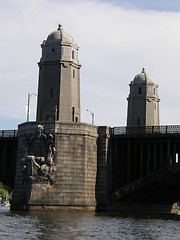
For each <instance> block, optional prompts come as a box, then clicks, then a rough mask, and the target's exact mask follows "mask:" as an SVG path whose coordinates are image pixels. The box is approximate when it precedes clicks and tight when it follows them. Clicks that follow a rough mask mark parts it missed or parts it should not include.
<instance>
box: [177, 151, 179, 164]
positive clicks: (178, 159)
mask: <svg viewBox="0 0 180 240" xmlns="http://www.w3.org/2000/svg"><path fill="white" fill-rule="evenodd" d="M178 162H179V155H178V153H176V163H178Z"/></svg>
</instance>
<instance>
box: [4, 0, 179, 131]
mask: <svg viewBox="0 0 180 240" xmlns="http://www.w3.org/2000/svg"><path fill="white" fill-rule="evenodd" d="M60 22H61V23H62V24H63V28H64V30H65V31H67V32H69V33H70V34H71V35H72V37H73V39H74V41H75V42H76V43H77V44H78V46H79V61H80V64H81V65H82V67H81V77H80V78H81V80H80V81H81V121H82V122H87V123H91V114H90V113H89V112H87V111H86V109H88V110H90V111H91V112H93V113H94V115H95V124H96V125H100V126H104V125H107V126H111V127H114V126H125V125H126V119H127V97H128V94H129V83H130V82H131V81H132V80H133V78H134V77H135V75H136V74H138V73H140V72H141V70H142V68H143V67H145V69H146V71H147V74H148V75H150V76H151V77H152V78H153V80H154V81H155V82H156V83H157V84H158V85H159V98H160V124H161V125H174V124H177V125H178V124H180V111H179V103H180V94H179V89H180V71H179V70H180V67H179V66H180V1H179V0H151V1H149V0H112V1H108V0H88V1H86V0H28V1H24V0H6V1H4V0H0V29H1V33H0V51H1V55H0V56H1V60H0V91H1V93H0V129H4V130H5V129H17V126H18V124H20V123H23V122H25V121H26V105H27V96H28V93H31V94H34V93H37V88H38V65H37V63H38V62H39V60H40V57H41V47H40V45H41V43H42V42H43V40H45V39H46V38H47V36H48V35H49V33H51V32H52V31H54V30H56V29H57V26H58V24H59V23H60ZM36 101H37V97H36V96H35V95H32V96H31V111H30V120H31V121H34V120H35V118H36Z"/></svg>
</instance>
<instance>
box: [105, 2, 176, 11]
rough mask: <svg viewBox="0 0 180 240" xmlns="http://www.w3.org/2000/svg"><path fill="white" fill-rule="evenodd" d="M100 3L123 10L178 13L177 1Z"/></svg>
mask: <svg viewBox="0 0 180 240" xmlns="http://www.w3.org/2000/svg"><path fill="white" fill-rule="evenodd" d="M102 2H109V3H113V4H117V5H119V6H122V7H125V8H134V9H141V10H154V11H179V10H180V1H179V0H111V1H109V0H105V1H102Z"/></svg>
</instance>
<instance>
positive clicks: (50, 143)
mask: <svg viewBox="0 0 180 240" xmlns="http://www.w3.org/2000/svg"><path fill="white" fill-rule="evenodd" d="M28 149H29V150H28V155H27V157H26V159H25V161H24V162H23V166H24V175H25V178H29V179H31V180H36V181H37V182H38V181H51V182H52V179H53V174H54V171H55V170H56V167H55V165H54V158H55V154H56V148H55V144H54V137H53V135H52V134H49V136H48V137H47V135H46V134H45V133H44V126H42V125H38V126H37V128H36V132H35V134H34V136H33V137H32V138H31V139H30V140H29V144H28Z"/></svg>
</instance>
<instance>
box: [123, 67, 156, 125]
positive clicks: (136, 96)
mask: <svg viewBox="0 0 180 240" xmlns="http://www.w3.org/2000/svg"><path fill="white" fill-rule="evenodd" d="M129 86H130V93H129V96H128V98H127V101H128V112H127V127H138V126H142V127H145V126H159V101H160V99H159V97H158V85H157V84H156V83H155V82H153V80H152V78H151V77H150V76H148V75H147V73H146V70H145V69H144V68H143V69H142V72H141V73H140V74H138V75H136V76H135V78H134V80H133V81H131V83H130V84H129Z"/></svg>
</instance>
